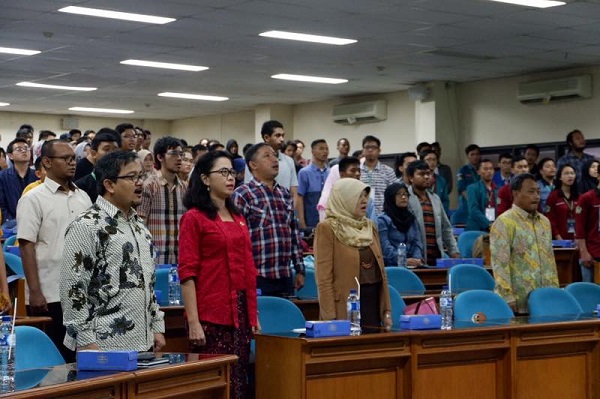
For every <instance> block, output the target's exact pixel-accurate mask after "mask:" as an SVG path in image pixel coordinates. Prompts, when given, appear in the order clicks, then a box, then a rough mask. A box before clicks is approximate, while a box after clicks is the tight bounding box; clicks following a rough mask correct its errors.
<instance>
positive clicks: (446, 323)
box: [440, 285, 454, 330]
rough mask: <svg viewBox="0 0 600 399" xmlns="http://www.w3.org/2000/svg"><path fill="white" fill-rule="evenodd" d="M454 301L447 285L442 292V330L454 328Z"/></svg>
mask: <svg viewBox="0 0 600 399" xmlns="http://www.w3.org/2000/svg"><path fill="white" fill-rule="evenodd" d="M453 306H454V302H453V300H452V293H451V292H450V290H449V289H448V286H447V285H445V286H444V289H443V290H442V293H441V294H440V313H441V315H442V330H451V329H452V317H453V315H454V308H453Z"/></svg>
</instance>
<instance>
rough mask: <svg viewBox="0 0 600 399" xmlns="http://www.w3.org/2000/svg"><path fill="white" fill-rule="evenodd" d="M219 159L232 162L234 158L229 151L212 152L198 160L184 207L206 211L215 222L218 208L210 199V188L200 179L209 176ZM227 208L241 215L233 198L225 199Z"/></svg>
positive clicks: (191, 176) (184, 199)
mask: <svg viewBox="0 0 600 399" xmlns="http://www.w3.org/2000/svg"><path fill="white" fill-rule="evenodd" d="M219 158H227V159H229V160H230V161H232V157H231V155H230V154H229V153H228V152H227V151H210V152H207V153H206V154H204V155H202V156H201V157H200V158H199V159H198V162H196V165H195V166H194V170H192V173H191V175H190V180H189V181H190V184H189V186H188V189H187V191H186V193H185V196H184V197H183V205H184V206H185V207H186V208H187V209H192V208H196V209H199V210H201V211H204V212H206V214H207V215H208V217H209V218H210V219H213V220H214V219H215V218H216V217H217V211H218V208H217V206H216V205H215V204H214V202H213V201H212V198H210V192H209V191H208V186H207V185H206V184H204V183H203V182H202V179H201V178H200V177H201V176H202V175H207V176H208V173H209V172H210V170H211V168H212V167H213V166H214V164H215V162H216V161H217V159H219ZM232 165H233V162H232ZM225 207H226V208H227V209H228V210H229V212H231V213H233V214H236V215H239V214H240V211H239V210H238V209H237V208H236V206H235V205H234V204H233V201H232V199H231V197H228V198H227V199H225Z"/></svg>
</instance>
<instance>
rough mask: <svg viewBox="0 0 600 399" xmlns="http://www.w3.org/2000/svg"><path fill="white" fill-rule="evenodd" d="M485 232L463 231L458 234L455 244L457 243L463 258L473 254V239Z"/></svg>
mask: <svg viewBox="0 0 600 399" xmlns="http://www.w3.org/2000/svg"><path fill="white" fill-rule="evenodd" d="M484 234H487V233H486V232H485V231H463V232H462V233H460V235H459V236H458V241H457V242H456V244H457V245H458V250H459V251H460V256H461V257H463V258H471V257H472V256H473V244H474V243H475V240H476V239H477V238H479V236H482V235H484Z"/></svg>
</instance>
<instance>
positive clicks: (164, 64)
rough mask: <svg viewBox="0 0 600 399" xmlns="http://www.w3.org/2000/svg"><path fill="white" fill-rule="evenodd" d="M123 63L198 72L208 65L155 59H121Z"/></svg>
mask: <svg viewBox="0 0 600 399" xmlns="http://www.w3.org/2000/svg"><path fill="white" fill-rule="evenodd" d="M121 64H123V65H135V66H143V67H149V68H162V69H176V70H178V71H191V72H199V71H205V70H207V69H208V67H205V66H200V65H187V64H173V63H170V62H156V61H144V60H123V61H121Z"/></svg>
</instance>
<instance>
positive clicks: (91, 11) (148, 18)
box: [58, 6, 176, 25]
mask: <svg viewBox="0 0 600 399" xmlns="http://www.w3.org/2000/svg"><path fill="white" fill-rule="evenodd" d="M58 11H59V12H68V13H70V14H79V15H89V16H92V17H102V18H112V19H123V20H125V21H134V22H146V23H149V24H159V25H162V24H167V23H169V22H173V21H176V19H175V18H165V17H157V16H154V15H145V14H133V13H129V12H120V11H110V10H101V9H98V8H88V7H76V6H69V7H64V8H61V9H60V10H58Z"/></svg>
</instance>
